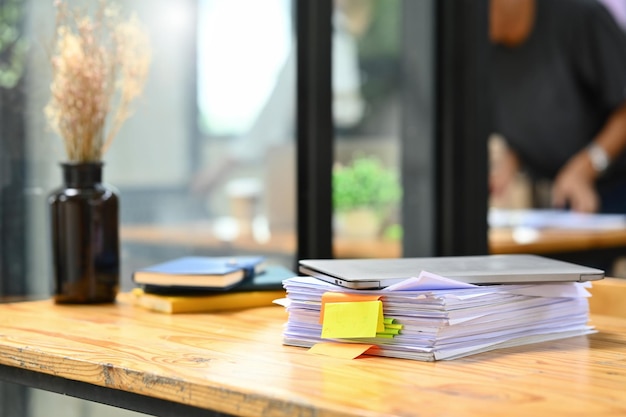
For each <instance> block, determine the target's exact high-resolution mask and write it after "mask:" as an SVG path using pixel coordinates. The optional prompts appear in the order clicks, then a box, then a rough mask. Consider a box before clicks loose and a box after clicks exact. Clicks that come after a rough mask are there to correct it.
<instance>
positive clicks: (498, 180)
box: [489, 0, 626, 213]
mask: <svg viewBox="0 0 626 417" xmlns="http://www.w3.org/2000/svg"><path fill="white" fill-rule="evenodd" d="M489 36H490V40H491V42H492V43H493V51H492V52H493V61H492V64H493V71H492V82H493V90H492V93H493V99H494V100H493V104H494V120H493V121H494V127H495V133H498V134H500V135H502V136H503V137H504V138H505V141H506V147H505V150H504V152H503V153H502V155H501V158H500V160H499V161H497V163H495V164H493V165H492V167H491V172H490V190H491V193H492V195H495V196H497V195H499V194H501V193H503V192H504V191H505V190H506V189H507V187H508V186H509V185H510V184H511V183H512V181H513V179H514V178H515V177H516V175H517V173H518V172H519V171H520V170H522V169H524V170H525V171H526V172H527V173H528V174H529V176H530V178H532V179H533V180H549V181H551V182H552V192H551V205H552V206H554V207H558V208H570V209H572V210H574V211H579V212H603V213H626V155H625V153H624V152H623V151H624V148H625V147H626V35H625V34H624V32H623V31H622V30H621V29H620V27H619V26H618V24H617V23H616V21H615V19H614V18H613V17H612V16H611V15H610V14H609V12H608V10H607V9H606V8H605V7H604V6H603V5H602V4H600V3H599V2H598V1H597V0H491V2H490V25H489Z"/></svg>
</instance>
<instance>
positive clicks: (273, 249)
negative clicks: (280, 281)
mask: <svg viewBox="0 0 626 417" xmlns="http://www.w3.org/2000/svg"><path fill="white" fill-rule="evenodd" d="M488 233H489V237H488V242H489V252H490V253H492V254H503V253H535V254H543V255H547V256H549V255H551V254H555V255H564V256H560V257H567V255H568V254H574V257H575V256H576V255H577V254H581V253H582V254H585V253H593V252H601V253H609V255H610V256H611V257H613V256H614V255H618V256H619V255H620V254H624V255H626V229H624V230H605V231H580V230H562V229H561V230H559V229H543V230H538V231H537V234H536V235H535V236H534V238H533V239H530V240H526V241H523V240H519V239H517V238H516V236H515V233H514V229H511V228H492V229H490V230H489V232H488ZM121 236H122V239H123V241H124V242H128V243H134V244H144V245H151V246H155V245H156V246H168V245H169V246H171V245H175V246H178V247H188V248H196V249H200V250H203V249H204V250H206V249H207V248H210V249H212V250H217V251H220V250H222V251H224V250H233V249H235V250H238V251H245V252H250V253H270V254H272V253H275V254H283V255H285V254H287V255H290V254H295V251H296V239H295V235H294V234H293V232H288V231H282V232H275V233H273V234H272V238H271V239H270V240H269V241H267V242H257V241H255V240H254V239H253V238H252V236H240V237H238V238H237V239H236V240H233V241H230V242H226V241H220V240H219V239H217V238H216V237H215V236H214V234H213V230H212V228H211V226H210V225H209V224H208V223H205V224H195V225H194V224H190V225H170V226H152V225H133V226H131V225H125V226H122V228H121ZM333 252H334V256H335V257H337V258H399V257H402V244H401V242H400V241H394V240H384V239H374V238H372V239H363V238H362V239H350V238H345V237H341V236H335V237H334V239H333Z"/></svg>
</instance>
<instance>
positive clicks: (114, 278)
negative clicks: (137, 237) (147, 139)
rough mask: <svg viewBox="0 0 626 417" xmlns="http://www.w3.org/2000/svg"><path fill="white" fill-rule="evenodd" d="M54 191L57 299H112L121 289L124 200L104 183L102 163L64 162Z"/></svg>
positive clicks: (53, 216) (69, 301)
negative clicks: (121, 210) (121, 208)
mask: <svg viewBox="0 0 626 417" xmlns="http://www.w3.org/2000/svg"><path fill="white" fill-rule="evenodd" d="M61 167H62V169H63V179H64V184H63V186H62V187H61V188H59V189H57V190H56V191H54V192H53V193H52V194H50V196H49V198H48V202H49V204H50V215H51V217H50V220H51V226H52V230H51V233H52V259H53V273H54V300H55V302H56V303H60V304H61V303H62V304H66V303H75V304H80V303H110V302H113V301H115V297H116V296H117V291H118V288H119V271H120V261H119V220H118V219H119V217H118V216H119V215H118V212H119V200H118V196H117V194H116V191H115V190H114V189H113V187H111V186H108V185H105V184H103V183H102V163H100V162H93V163H63V164H61Z"/></svg>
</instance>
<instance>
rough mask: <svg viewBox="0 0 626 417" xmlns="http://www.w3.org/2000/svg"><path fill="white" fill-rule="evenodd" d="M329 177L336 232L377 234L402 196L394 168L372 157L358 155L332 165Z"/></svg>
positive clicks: (352, 235)
mask: <svg viewBox="0 0 626 417" xmlns="http://www.w3.org/2000/svg"><path fill="white" fill-rule="evenodd" d="M332 181H333V206H334V210H335V214H336V215H337V226H338V228H339V232H340V233H344V234H345V235H348V236H351V237H366V236H379V235H380V234H381V233H382V232H383V231H384V230H383V225H385V224H386V223H389V220H390V216H391V214H393V212H394V209H396V208H397V207H396V206H397V203H398V202H399V201H400V197H401V196H402V188H401V186H400V182H399V180H398V176H397V174H396V172H395V171H393V170H391V169H390V168H387V167H385V166H383V164H382V163H381V162H380V160H379V159H378V158H376V157H373V156H359V157H357V158H355V159H354V160H353V161H352V162H351V163H350V164H349V165H345V166H343V165H336V166H335V167H334V169H333V177H332Z"/></svg>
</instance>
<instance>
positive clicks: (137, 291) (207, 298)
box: [129, 288, 285, 314]
mask: <svg viewBox="0 0 626 417" xmlns="http://www.w3.org/2000/svg"><path fill="white" fill-rule="evenodd" d="M129 295H130V299H131V301H132V303H133V304H134V305H136V306H139V307H143V308H146V309H148V310H153V311H158V312H161V313H169V314H175V313H207V312H214V311H222V310H239V309H244V308H251V307H263V306H270V305H272V301H274V300H276V299H279V298H284V297H285V291H284V290H271V291H240V292H226V293H216V294H210V295H207V294H201V295H162V294H149V293H145V292H144V291H143V290H142V289H141V288H134V289H133V291H132V292H131V293H130V294H129Z"/></svg>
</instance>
